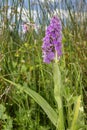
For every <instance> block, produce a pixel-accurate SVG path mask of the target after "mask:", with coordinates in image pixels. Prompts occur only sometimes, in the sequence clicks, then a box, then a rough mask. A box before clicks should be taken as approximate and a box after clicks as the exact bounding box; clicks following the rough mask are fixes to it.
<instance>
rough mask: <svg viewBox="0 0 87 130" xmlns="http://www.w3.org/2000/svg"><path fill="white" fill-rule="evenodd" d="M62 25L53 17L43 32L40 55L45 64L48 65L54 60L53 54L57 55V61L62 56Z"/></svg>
mask: <svg viewBox="0 0 87 130" xmlns="http://www.w3.org/2000/svg"><path fill="white" fill-rule="evenodd" d="M61 41H62V25H61V21H60V19H59V18H58V17H56V16H54V17H53V18H52V19H51V21H50V25H49V26H48V27H47V30H46V32H45V37H44V38H43V45H42V53H43V61H44V62H45V63H50V62H51V61H53V60H54V58H55V53H57V58H58V60H59V58H60V56H61V55H62V42H61Z"/></svg>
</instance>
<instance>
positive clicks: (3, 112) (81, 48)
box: [0, 3, 87, 130]
mask: <svg viewBox="0 0 87 130" xmlns="http://www.w3.org/2000/svg"><path fill="white" fill-rule="evenodd" d="M13 4H14V3H13ZM39 4H40V3H39ZM17 7H18V6H17ZM42 7H43V6H42ZM45 8H47V7H45ZM29 11H30V7H29ZM42 11H43V8H42ZM49 11H50V10H49ZM68 11H69V17H70V20H69V22H68V23H67V25H66V26H64V24H63V40H62V42H63V55H62V57H61V60H60V62H59V66H60V71H61V80H62V84H63V88H64V89H63V93H62V100H63V111H64V125H65V126H64V127H65V129H66V130H86V128H87V100H86V99H87V87H86V86H87V80H86V79H87V72H86V70H87V68H86V60H87V38H86V31H85V27H86V24H87V20H84V21H83V22H82V23H81V24H80V25H79V24H78V21H77V20H78V18H77V16H75V14H74V13H72V14H70V11H71V10H69V8H68ZM49 13H50V12H49ZM0 15H1V17H2V18H4V15H3V13H2V12H0ZM15 17H17V15H16V14H15ZM31 17H32V15H31V13H30V19H32V18H31ZM43 19H44V21H43V23H42V25H41V28H40V29H39V32H38V34H37V33H35V31H34V30H31V31H29V32H28V33H27V35H26V36H25V39H24V40H22V39H21V37H20V36H19V34H18V33H17V30H16V28H15V29H14V31H13V32H11V31H10V30H9V28H8V26H6V28H1V30H2V31H1V33H0V130H56V125H55V123H53V120H50V118H51V117H50V118H49V116H48V115H47V113H48V112H46V110H45V108H46V107H45V105H43V106H42V107H41V103H42V102H41V103H40V102H38V100H39V98H40V97H39V98H38V100H37V101H36V98H35V97H34V98H33V96H30V92H29V90H30V89H31V90H33V91H34V92H36V93H38V94H39V95H40V96H41V97H43V98H44V100H45V101H46V102H47V103H48V104H50V107H51V108H52V109H53V110H54V111H55V112H56V114H57V115H59V111H58V110H57V103H56V101H55V98H54V81H53V80H54V79H53V65H52V63H51V64H49V65H48V64H44V63H43V61H42V50H41V46H42V38H43V37H44V35H45V34H44V32H45V27H44V25H45V24H46V23H48V19H47V17H46V18H45V17H44V16H43ZM18 24H19V21H17V19H16V21H15V25H16V26H18ZM6 25H8V24H7V23H6ZM3 78H5V79H7V80H9V81H11V82H10V83H9V82H7V81H5V80H3ZM12 83H13V84H12ZM14 83H15V84H17V85H18V86H20V88H19V89H18V88H17V87H16V85H15V84H14ZM22 87H23V89H22ZM28 89H29V90H28ZM80 96H81V98H80ZM38 104H39V105H38ZM77 105H78V106H77ZM43 108H44V109H43ZM54 122H55V121H54Z"/></svg>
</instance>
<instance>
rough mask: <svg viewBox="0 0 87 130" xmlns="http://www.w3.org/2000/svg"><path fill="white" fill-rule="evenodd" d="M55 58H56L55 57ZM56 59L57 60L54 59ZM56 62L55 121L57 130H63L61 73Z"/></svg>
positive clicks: (54, 73) (54, 71) (54, 74)
mask: <svg viewBox="0 0 87 130" xmlns="http://www.w3.org/2000/svg"><path fill="white" fill-rule="evenodd" d="M56 57H57V56H56ZM56 59H57V58H56ZM57 61H58V60H55V63H54V64H53V65H54V66H53V69H54V70H53V76H54V97H55V100H56V103H57V107H58V108H57V109H58V114H59V115H58V121H57V130H65V126H64V114H63V102H62V91H63V87H62V84H61V73H60V70H59V66H58V63H57Z"/></svg>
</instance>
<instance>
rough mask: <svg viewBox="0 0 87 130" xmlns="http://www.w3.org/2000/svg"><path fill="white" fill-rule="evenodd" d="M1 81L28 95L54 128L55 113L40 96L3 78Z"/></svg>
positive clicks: (55, 121) (55, 122)
mask: <svg viewBox="0 0 87 130" xmlns="http://www.w3.org/2000/svg"><path fill="white" fill-rule="evenodd" d="M3 79H4V80H5V81H7V82H8V83H10V84H12V85H14V86H15V87H17V89H19V90H21V91H23V92H25V93H26V94H28V95H29V96H30V97H31V98H33V99H34V101H35V102H36V103H37V104H38V105H39V106H40V107H41V108H42V109H43V110H44V112H45V113H46V114H47V116H48V117H49V119H50V120H51V121H52V123H53V124H54V125H55V126H56V124H57V120H58V119H57V117H58V116H57V113H56V112H55V111H54V110H53V108H52V107H51V106H50V105H49V104H48V102H47V101H46V100H45V99H44V98H43V97H42V96H40V95H39V94H38V93H37V92H35V91H33V90H31V89H30V88H28V87H23V86H21V85H19V84H16V83H14V82H12V81H10V80H7V79H5V78H3Z"/></svg>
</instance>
